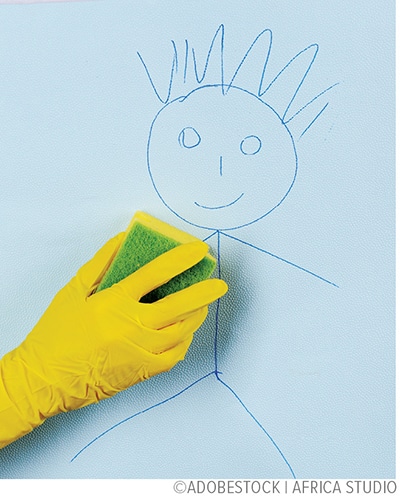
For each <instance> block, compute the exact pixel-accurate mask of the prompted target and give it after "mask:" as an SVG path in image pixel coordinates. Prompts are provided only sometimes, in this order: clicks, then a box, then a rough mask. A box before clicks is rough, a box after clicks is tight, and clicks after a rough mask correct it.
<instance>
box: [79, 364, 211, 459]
mask: <svg viewBox="0 0 400 501" xmlns="http://www.w3.org/2000/svg"><path fill="white" fill-rule="evenodd" d="M213 374H215V372H214V371H213V372H210V373H208V374H206V375H205V376H202V377H201V378H199V379H197V380H196V381H194V382H193V383H191V384H189V385H188V386H186V387H185V388H183V390H181V391H178V393H175V395H172V396H171V397H168V398H166V399H165V400H162V401H161V402H158V403H156V404H154V405H151V406H150V407H147V408H146V409H144V410H142V411H139V412H136V413H135V414H133V415H132V416H128V417H127V418H125V419H123V420H122V421H119V422H118V423H116V424H114V425H113V426H111V427H110V428H108V429H107V430H105V431H103V432H102V433H100V435H97V437H95V438H94V439H93V440H91V441H90V442H89V443H88V444H86V445H85V447H83V448H82V449H81V450H80V451H79V452H78V453H77V454H75V456H74V457H73V458H72V459H71V461H70V463H72V462H73V461H75V459H76V458H77V457H78V456H79V455H80V454H82V452H83V451H85V450H86V449H87V448H88V447H90V446H91V445H93V444H94V442H96V441H97V440H99V439H100V438H102V437H104V435H106V434H107V433H109V432H110V431H112V430H114V429H115V428H117V427H118V426H121V425H122V424H124V423H126V422H127V421H130V420H131V419H134V418H135V417H137V416H140V415H141V414H144V413H146V412H148V411H150V410H152V409H154V408H156V407H159V406H160V405H163V404H166V403H167V402H170V401H171V400H173V399H174V398H176V397H179V395H182V393H184V392H185V391H187V390H188V389H189V388H191V387H192V386H194V385H195V384H197V383H200V381H202V380H203V379H206V378H207V377H209V376H211V375H213Z"/></svg>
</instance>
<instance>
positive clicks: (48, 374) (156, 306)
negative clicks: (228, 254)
mask: <svg viewBox="0 0 400 501" xmlns="http://www.w3.org/2000/svg"><path fill="white" fill-rule="evenodd" d="M123 238H124V234H123V233H121V234H119V235H117V236H116V237H114V238H113V239H111V240H110V241H109V242H108V243H107V244H106V245H105V246H104V247H103V248H102V249H100V251H99V252H98V253H97V254H96V255H95V256H94V258H93V259H92V260H91V261H89V262H88V263H87V264H85V265H84V266H83V267H82V268H81V269H80V270H79V271H78V273H77V275H76V276H75V277H74V278H73V279H72V280H71V281H70V282H69V283H68V284H67V285H66V286H65V287H64V288H63V289H61V290H60V292H58V294H57V295H56V296H55V298H54V299H53V301H52V302H51V304H50V306H49V307H48V309H47V310H46V312H45V313H44V315H43V316H42V318H41V319H40V320H39V322H38V324H37V325H36V326H35V327H34V329H33V330H32V332H31V333H30V334H29V335H28V336H27V337H26V339H25V340H24V341H23V342H22V343H21V345H20V346H18V347H17V348H16V349H14V350H13V351H11V352H10V353H8V354H6V355H5V356H4V357H3V359H1V360H0V448H1V447H4V446H6V445H7V444H9V443H10V442H12V441H14V440H16V439H17V438H19V437H21V436H23V435H25V434H26V433H28V432H30V431H31V430H32V429H33V428H35V427H36V426H38V425H40V424H41V423H42V422H43V421H44V420H45V419H46V418H48V417H50V416H53V415H55V414H58V413H60V412H65V411H68V410H72V409H78V408H80V407H83V406H85V405H88V404H90V403H93V402H98V401H99V400H101V399H104V398H107V397H111V396H112V395H114V394H115V393H117V392H119V391H121V390H124V389H126V388H128V387H130V386H132V385H134V384H136V383H138V382H140V381H143V380H144V379H147V378H149V377H151V376H153V375H155V374H158V373H160V372H164V371H168V370H169V369H171V368H172V367H173V366H174V365H175V364H176V363H177V362H178V361H179V360H182V359H183V358H184V356H185V354H186V351H187V349H188V347H189V345H190V343H191V341H192V337H193V333H194V332H195V331H196V329H198V327H199V326H200V325H201V324H202V322H203V321H204V319H205V317H206V315H207V305H208V304H210V303H211V302H212V301H215V300H216V299H218V298H219V297H221V296H222V295H223V294H224V293H225V292H226V291H227V286H226V284H225V282H223V281H222V280H218V279H209V280H205V281H203V282H199V283H197V284H195V285H192V286H190V287H188V288H187V289H184V290H182V291H179V292H177V293H175V294H172V295H170V296H167V297H165V298H163V299H161V300H159V301H157V302H155V303H151V304H144V303H140V302H139V300H140V298H141V297H142V296H143V295H145V294H146V293H147V292H149V291H150V290H152V289H154V288H156V287H158V286H159V285H161V284H163V283H165V282H166V281H168V280H169V279H171V278H172V277H173V276H175V275H177V274H179V273H181V272H182V271H184V270H185V269H188V268H190V267H191V266H193V265H194V264H196V263H197V262H199V261H200V260H201V259H202V258H203V257H204V256H205V255H206V253H207V249H208V246H207V245H206V244H205V243H203V242H200V241H199V242H195V243H189V244H184V245H180V246H178V247H176V248H174V249H172V250H171V251H168V252H167V253H165V254H163V255H161V256H159V257H158V258H156V259H155V260H153V261H151V262H150V263H148V264H147V265H145V266H144V267H142V268H141V269H139V270H138V271H136V272H135V273H134V274H132V275H130V276H129V277H127V278H125V279H124V280H122V281H121V282H119V283H118V284H115V285H113V286H112V287H111V288H109V289H105V290H103V291H101V292H98V293H96V294H93V292H94V291H95V289H96V286H97V285H98V284H99V282H100V281H101V278H102V276H103V274H104V272H105V270H106V269H107V268H108V266H109V264H110V262H111V261H112V259H113V257H114V256H115V254H116V252H117V250H118V248H119V246H120V244H121V242H122V240H123Z"/></svg>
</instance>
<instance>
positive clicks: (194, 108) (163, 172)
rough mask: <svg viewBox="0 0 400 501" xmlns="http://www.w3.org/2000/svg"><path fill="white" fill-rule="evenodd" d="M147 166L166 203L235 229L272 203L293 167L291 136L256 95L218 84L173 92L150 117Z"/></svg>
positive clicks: (289, 182) (283, 192)
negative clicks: (177, 94)
mask: <svg viewBox="0 0 400 501" xmlns="http://www.w3.org/2000/svg"><path fill="white" fill-rule="evenodd" d="M148 168H149V172H150V176H151V179H152V182H153V185H154V187H155V189H156V191H157V193H158V195H159V196H160V198H161V200H162V201H163V202H164V204H165V205H166V206H167V207H168V208H169V209H170V210H171V211H172V212H174V213H175V214H176V215H177V216H179V217H180V218H181V219H183V220H185V221H187V222H189V223H191V224H193V225H196V226H200V227H203V228H208V229H218V230H223V229H225V230H226V229H234V228H238V227H241V226H245V225H247V224H250V223H252V222H254V221H256V220H257V219H260V218H261V217H264V216H266V215H267V214H269V213H270V212H271V211H272V210H274V209H275V208H276V207H277V206H278V205H280V203H281V202H282V201H283V200H284V199H285V198H286V196H287V194H288V193H289V191H290V189H291V188H292V186H293V183H294V180H295V177H296V172H297V156H296V151H295V147H294V143H293V139H292V136H291V135H290V132H289V131H288V129H287V127H286V126H285V125H284V124H283V123H282V121H281V119H280V118H279V116H278V115H277V114H276V113H275V112H274V110H273V109H272V108H271V107H269V106H268V105H266V104H265V103H264V102H263V101H261V100H260V99H259V98H258V97H256V96H255V95H253V94H251V93H249V92H247V91H245V90H242V89H239V88H236V87H231V88H230V89H229V91H228V92H227V93H226V94H223V93H222V88H221V86H220V85H215V86H204V87H200V88H198V89H196V90H195V91H193V92H191V93H190V94H188V95H187V96H186V97H184V98H180V99H176V100H174V101H172V102H170V103H169V104H167V105H166V106H164V108H162V109H161V110H160V112H159V113H158V114H157V116H156V117H155V119H154V121H153V123H152V126H151V129H150V134H149V140H148Z"/></svg>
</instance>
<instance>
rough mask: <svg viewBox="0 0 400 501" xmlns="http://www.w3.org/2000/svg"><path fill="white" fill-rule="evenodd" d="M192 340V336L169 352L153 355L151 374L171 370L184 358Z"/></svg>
mask: <svg viewBox="0 0 400 501" xmlns="http://www.w3.org/2000/svg"><path fill="white" fill-rule="evenodd" d="M192 340H193V334H192V335H190V336H188V337H187V338H186V339H184V340H183V341H182V342H181V343H179V344H177V345H176V346H174V347H173V348H171V349H170V350H167V351H164V352H163V353H159V354H158V355H154V357H153V364H152V366H153V367H152V370H153V374H159V373H160V372H166V371H169V370H171V369H172V368H173V367H174V366H175V365H176V364H177V363H178V362H179V361H180V360H183V359H184V358H185V355H186V353H187V351H188V349H189V346H190V344H191V342H192Z"/></svg>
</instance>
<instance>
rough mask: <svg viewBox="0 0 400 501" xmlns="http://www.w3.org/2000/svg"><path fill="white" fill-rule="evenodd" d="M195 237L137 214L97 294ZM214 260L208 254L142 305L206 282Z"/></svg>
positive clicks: (144, 297) (148, 296) (154, 219)
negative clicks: (202, 281)
mask: <svg viewBox="0 0 400 501" xmlns="http://www.w3.org/2000/svg"><path fill="white" fill-rule="evenodd" d="M196 240H198V239H197V238H196V237H194V236H192V235H190V234H189V233H186V232H184V231H181V230H178V229H177V228H174V227H173V226H170V225H169V224H167V223H164V222H163V221H160V220H159V219H156V218H155V217H153V216H150V215H149V214H146V213H145V212H137V213H136V214H135V215H134V217H133V219H132V221H131V224H130V225H129V227H128V229H127V232H126V237H125V239H124V241H123V243H122V245H121V247H120V248H119V250H118V252H117V254H116V255H115V257H114V259H113V261H112V263H111V265H110V266H109V268H108V270H107V271H106V273H105V274H104V276H103V278H102V280H101V282H100V284H99V285H98V287H97V290H96V292H99V291H101V290H103V289H106V288H108V287H111V286H112V285H113V284H115V283H117V282H119V281H120V280H122V279H123V278H125V277H127V276H128V275H130V274H131V273H134V272H135V271H136V270H138V269H139V268H141V267H142V266H143V265H145V264H147V263H148V262H149V261H152V260H153V259H154V258H156V257H157V256H159V255H160V254H163V253H164V252H167V251H168V250H170V249H172V248H174V247H176V246H178V245H180V244H183V243H188V242H194V241H196ZM215 265H216V260H215V258H214V257H212V256H211V255H210V254H207V255H206V256H205V257H204V258H203V259H202V260H201V261H200V262H199V263H197V264H196V265H194V266H193V267H192V268H190V269H188V270H186V271H184V272H183V273H181V274H180V275H177V276H176V277H174V278H172V279H171V280H170V281H169V282H167V283H166V284H164V285H161V286H160V287H158V288H157V289H155V290H153V291H151V292H149V293H148V294H146V295H145V296H143V297H142V299H141V302H143V303H152V302H154V301H157V300H158V299H161V298H163V297H165V296H167V295H169V294H172V293H173V292H177V291H179V290H181V289H184V288H186V287H188V286H189V285H192V284H194V283H196V282H200V281H201V280H204V279H206V278H209V277H210V275H211V274H212V272H213V271H214V269H215Z"/></svg>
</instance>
